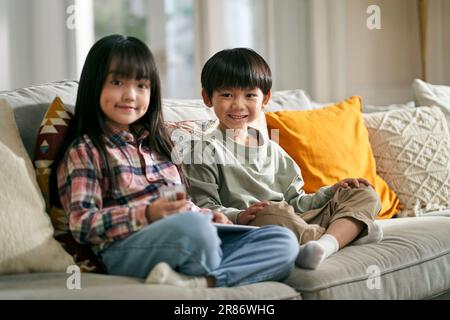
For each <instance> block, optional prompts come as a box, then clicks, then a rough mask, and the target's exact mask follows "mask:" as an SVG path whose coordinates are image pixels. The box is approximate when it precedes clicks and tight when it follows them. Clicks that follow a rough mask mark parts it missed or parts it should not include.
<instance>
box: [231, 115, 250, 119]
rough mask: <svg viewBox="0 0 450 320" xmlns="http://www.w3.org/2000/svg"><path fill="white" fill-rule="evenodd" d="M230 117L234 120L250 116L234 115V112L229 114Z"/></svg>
mask: <svg viewBox="0 0 450 320" xmlns="http://www.w3.org/2000/svg"><path fill="white" fill-rule="evenodd" d="M228 117H230V118H231V119H233V120H241V119H245V118H247V117H248V116H247V115H232V114H229V115H228Z"/></svg>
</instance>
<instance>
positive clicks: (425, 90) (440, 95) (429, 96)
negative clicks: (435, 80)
mask: <svg viewBox="0 0 450 320" xmlns="http://www.w3.org/2000/svg"><path fill="white" fill-rule="evenodd" d="M412 88H413V91H414V98H415V100H416V105H417V106H428V107H431V106H437V107H439V108H441V110H442V112H444V114H445V116H446V117H447V125H448V126H449V128H450V86H442V85H434V84H430V83H428V82H425V81H422V80H420V79H415V80H414V81H413V84H412Z"/></svg>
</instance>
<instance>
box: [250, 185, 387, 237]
mask: <svg viewBox="0 0 450 320" xmlns="http://www.w3.org/2000/svg"><path fill="white" fill-rule="evenodd" d="M380 210H381V202H380V198H379V197H378V195H377V193H376V192H375V190H373V189H372V188H369V187H360V188H357V189H352V188H339V189H338V190H337V191H336V193H335V194H334V195H333V197H332V198H331V199H330V201H328V202H327V203H326V204H325V205H324V206H322V207H321V208H318V209H314V210H310V211H306V212H303V213H301V214H297V213H295V212H294V208H293V207H292V206H290V205H289V204H287V203H286V202H284V201H283V202H279V203H273V204H271V205H269V206H267V207H265V208H264V209H263V210H261V211H259V212H258V213H257V215H256V218H255V219H254V220H253V221H251V222H250V223H249V224H250V225H253V226H264V225H269V224H274V225H279V226H283V227H286V228H289V229H291V230H292V231H293V232H294V233H295V235H296V236H297V239H298V242H299V244H304V243H306V242H308V241H311V240H317V239H319V238H320V237H321V236H322V235H323V234H324V233H325V231H326V229H327V228H328V226H329V225H330V224H331V223H332V222H333V221H335V220H337V219H340V218H345V217H347V218H354V219H356V220H358V221H362V222H363V223H364V224H365V225H366V227H365V228H364V229H363V230H362V232H361V234H360V235H359V236H358V237H357V239H356V240H355V241H354V242H353V243H354V244H363V243H370V242H378V241H380V240H381V239H382V237H383V233H382V230H381V228H380V227H379V226H378V225H377V224H375V223H374V219H375V217H376V216H377V214H378V212H379V211H380Z"/></svg>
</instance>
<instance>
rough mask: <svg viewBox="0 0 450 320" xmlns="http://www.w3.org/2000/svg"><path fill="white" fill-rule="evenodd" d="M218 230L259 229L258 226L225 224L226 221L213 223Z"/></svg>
mask: <svg viewBox="0 0 450 320" xmlns="http://www.w3.org/2000/svg"><path fill="white" fill-rule="evenodd" d="M213 224H214V225H215V226H216V228H217V231H219V232H245V231H249V230H254V229H258V228H259V227H256V226H247V225H243V224H224V223H216V222H214V223H213Z"/></svg>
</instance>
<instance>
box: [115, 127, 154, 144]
mask: <svg viewBox="0 0 450 320" xmlns="http://www.w3.org/2000/svg"><path fill="white" fill-rule="evenodd" d="M108 129H109V131H110V132H109V134H108V136H110V138H111V140H113V141H116V142H123V143H127V142H128V143H134V142H135V141H140V140H143V139H145V138H146V137H148V136H149V134H150V133H149V132H148V130H147V129H145V127H144V126H142V125H140V124H131V125H130V131H127V130H122V129H120V128H118V127H116V126H114V125H108Z"/></svg>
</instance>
